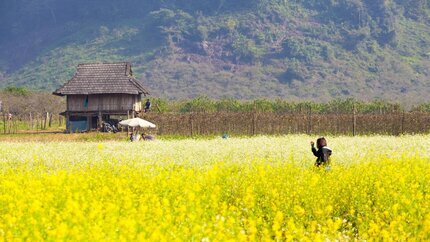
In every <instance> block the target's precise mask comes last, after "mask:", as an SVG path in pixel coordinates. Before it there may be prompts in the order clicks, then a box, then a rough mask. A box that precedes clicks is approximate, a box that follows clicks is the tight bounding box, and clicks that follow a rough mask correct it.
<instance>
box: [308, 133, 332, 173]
mask: <svg viewBox="0 0 430 242" xmlns="http://www.w3.org/2000/svg"><path fill="white" fill-rule="evenodd" d="M311 146H312V153H313V154H314V155H315V156H316V157H317V160H316V161H315V166H317V167H320V166H327V165H330V156H331V153H332V150H331V149H330V148H329V147H327V140H326V139H325V138H324V137H321V138H318V139H317V148H318V150H317V149H316V148H315V143H314V142H313V141H311Z"/></svg>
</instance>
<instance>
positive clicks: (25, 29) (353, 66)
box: [0, 0, 430, 104]
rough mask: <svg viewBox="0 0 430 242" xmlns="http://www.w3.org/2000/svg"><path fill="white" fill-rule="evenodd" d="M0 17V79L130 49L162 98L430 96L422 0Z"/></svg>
mask: <svg viewBox="0 0 430 242" xmlns="http://www.w3.org/2000/svg"><path fill="white" fill-rule="evenodd" d="M0 22H1V23H2V24H1V26H0V33H2V34H0V86H3V87H5V86H10V85H17V86H28V87H30V88H34V89H41V90H54V89H55V88H57V87H58V86H59V85H61V84H62V83H64V82H65V81H67V80H68V79H69V78H70V77H71V76H72V75H73V73H74V71H75V66H76V65H77V64H78V63H83V62H102V61H103V62H114V61H131V62H132V63H133V70H134V73H135V74H136V75H137V76H138V78H141V79H143V81H144V83H145V84H146V85H147V86H148V87H149V89H150V90H151V91H152V93H153V95H155V96H159V97H164V98H169V99H178V98H193V97H196V96H200V95H207V96H209V97H213V98H221V97H234V98H240V99H255V98H261V97H266V98H277V97H278V98H283V99H288V100H293V101H294V100H300V99H307V100H323V101H328V100H331V99H332V98H346V97H354V98H356V99H364V100H373V99H375V98H377V99H383V100H390V101H396V102H401V103H406V104H414V103H418V102H423V101H429V100H428V97H427V96H428V95H427V94H428V92H429V91H430V86H429V85H428V80H429V78H430V72H429V70H430V44H429V43H430V25H429V24H430V1H429V0H406V1H400V0H340V1H332V0H306V1H305V0H294V1H293V0H291V1H287V0H250V1H249V0H247V1H245V0H238V1H225V0H215V1H209V0H205V1H201V0H200V1H196V0H181V1H173V0H166V1H153V0H151V1H148V0H146V1H137V0H125V1H113V0H109V1H101V0H94V1H89V2H88V1H83V0H73V1H72V0H62V1H52V0H37V1H28V0H19V1H5V2H2V3H0Z"/></svg>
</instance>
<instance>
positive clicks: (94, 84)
mask: <svg viewBox="0 0 430 242" xmlns="http://www.w3.org/2000/svg"><path fill="white" fill-rule="evenodd" d="M53 94H54V95H59V96H66V98H67V110H66V111H65V112H64V113H63V114H64V115H65V117H66V120H67V123H66V125H67V131H68V132H76V131H78V132H81V131H88V130H92V129H97V128H99V127H101V125H102V123H103V121H104V120H107V119H110V116H111V115H121V116H125V115H127V116H129V117H134V115H135V114H136V113H139V112H141V111H142V110H143V108H142V103H141V99H142V96H146V95H149V93H148V91H146V89H145V88H144V87H143V85H142V83H140V82H139V81H138V80H136V79H135V78H134V77H133V72H132V70H131V64H130V63H128V62H121V63H94V64H79V65H78V67H77V71H76V73H75V75H74V76H73V78H72V79H70V80H69V81H68V82H67V83H65V84H64V85H63V86H62V87H60V88H58V89H57V90H56V91H55V92H54V93H53Z"/></svg>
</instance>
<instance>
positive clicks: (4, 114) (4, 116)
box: [3, 111, 6, 134]
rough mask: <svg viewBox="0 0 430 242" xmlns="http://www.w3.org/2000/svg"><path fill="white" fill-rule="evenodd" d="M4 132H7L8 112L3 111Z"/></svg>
mask: <svg viewBox="0 0 430 242" xmlns="http://www.w3.org/2000/svg"><path fill="white" fill-rule="evenodd" d="M3 133H4V134H6V112H5V111H4V112H3Z"/></svg>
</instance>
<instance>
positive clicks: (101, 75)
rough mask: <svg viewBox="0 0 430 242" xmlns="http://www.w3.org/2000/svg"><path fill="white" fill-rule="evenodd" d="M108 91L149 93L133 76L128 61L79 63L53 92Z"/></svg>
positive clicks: (84, 92)
mask: <svg viewBox="0 0 430 242" xmlns="http://www.w3.org/2000/svg"><path fill="white" fill-rule="evenodd" d="M109 93H112V94H113V93H120V94H145V95H146V94H149V93H148V91H146V89H145V88H144V87H143V85H142V84H141V83H140V82H139V81H138V80H136V79H135V78H134V77H133V73H132V70H131V64H130V63H128V62H121V63H93V64H79V65H78V67H77V71H76V73H75V75H74V76H73V78H72V79H70V80H69V81H68V82H67V83H65V84H64V85H63V86H62V87H60V88H58V89H57V90H56V91H55V92H54V94H55V95H60V96H63V95H89V94H109Z"/></svg>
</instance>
